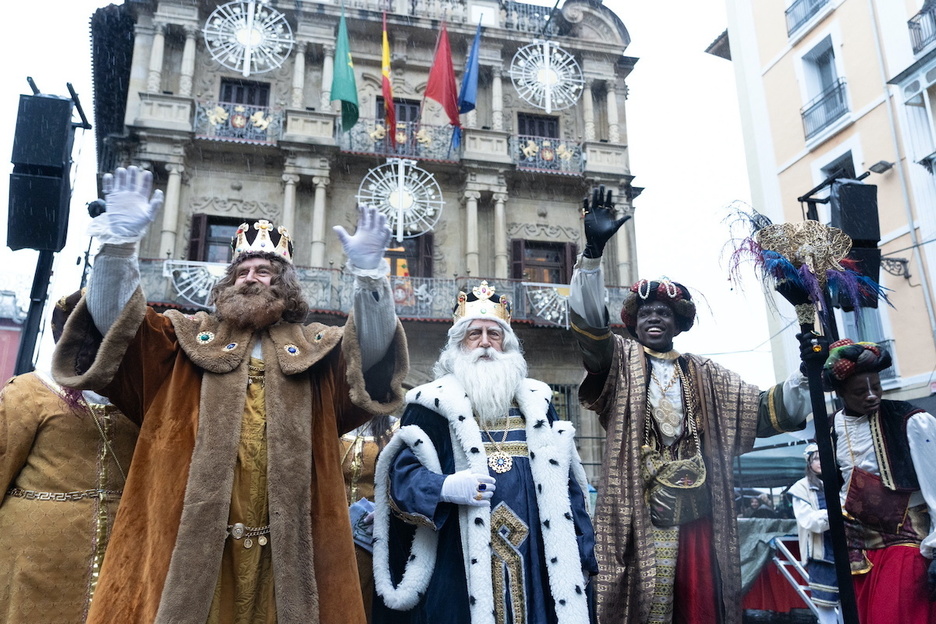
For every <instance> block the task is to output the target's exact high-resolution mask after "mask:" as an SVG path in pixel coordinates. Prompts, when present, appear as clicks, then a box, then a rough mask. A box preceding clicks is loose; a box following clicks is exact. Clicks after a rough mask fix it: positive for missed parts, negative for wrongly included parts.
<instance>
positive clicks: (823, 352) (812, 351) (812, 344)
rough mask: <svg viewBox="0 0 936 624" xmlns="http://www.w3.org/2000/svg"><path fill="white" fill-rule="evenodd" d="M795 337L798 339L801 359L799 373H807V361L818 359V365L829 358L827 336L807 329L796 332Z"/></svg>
mask: <svg viewBox="0 0 936 624" xmlns="http://www.w3.org/2000/svg"><path fill="white" fill-rule="evenodd" d="M796 339H797V340H799V353H800V359H801V360H802V363H801V364H800V372H801V373H803V374H804V375H806V374H807V372H806V371H807V363H808V362H814V361H818V362H819V365H820V366H822V365H823V364H825V361H826V360H827V359H828V358H829V339H828V338H826V337H825V336H822V335H820V334H817V333H816V332H814V331H808V332H803V333H802V334H796Z"/></svg>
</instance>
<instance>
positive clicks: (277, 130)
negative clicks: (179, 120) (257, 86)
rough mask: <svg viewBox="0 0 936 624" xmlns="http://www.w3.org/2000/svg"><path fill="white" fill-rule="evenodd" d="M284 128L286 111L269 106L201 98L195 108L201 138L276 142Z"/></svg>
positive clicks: (197, 131)
mask: <svg viewBox="0 0 936 624" xmlns="http://www.w3.org/2000/svg"><path fill="white" fill-rule="evenodd" d="M282 130H283V113H282V111H279V110H275V109H272V108H269V107H267V106H248V105H246V104H231V103H228V102H199V103H198V105H197V106H196V108H195V137H196V138H199V139H212V140H215V141H233V142H236V143H266V144H270V145H274V144H276V142H277V140H278V139H279V138H280V134H281V132H282Z"/></svg>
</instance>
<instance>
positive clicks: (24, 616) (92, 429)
mask: <svg viewBox="0 0 936 624" xmlns="http://www.w3.org/2000/svg"><path fill="white" fill-rule="evenodd" d="M80 296H81V293H78V292H76V293H74V294H73V295H70V296H68V297H62V298H61V299H60V300H59V301H58V303H56V305H55V308H54V309H53V311H52V336H53V338H54V339H55V340H56V341H58V339H59V338H60V337H61V335H62V326H63V325H64V323H65V319H66V318H67V317H68V314H70V313H71V310H72V309H74V307H75V304H77V303H78V299H79V298H80ZM139 429H140V428H139V427H137V426H136V425H135V424H134V423H132V422H130V420H129V419H127V417H126V416H124V415H123V414H121V413H120V412H119V411H118V410H117V408H115V407H114V406H113V405H111V404H110V401H108V400H107V399H106V398H105V397H103V396H100V395H98V394H96V393H94V392H90V391H85V392H81V391H80V390H74V389H72V388H65V387H63V386H60V385H59V384H57V383H55V382H54V381H53V380H52V378H51V377H50V376H49V375H48V374H46V373H40V372H38V371H37V372H33V373H26V374H24V375H19V376H17V377H14V378H12V379H10V380H9V381H8V382H7V384H6V386H5V387H4V389H3V391H2V392H0V449H2V451H0V487H2V488H3V489H2V491H3V492H5V495H4V496H3V499H2V502H0V569H2V570H4V573H5V575H6V582H4V583H3V584H2V585H0V622H4V623H10V624H14V623H18V622H47V623H48V624H73V623H75V622H84V621H85V618H86V617H87V615H88V607H89V606H90V604H91V598H92V597H93V595H94V590H95V588H96V586H97V575H98V572H99V571H100V569H101V563H102V562H103V560H104V551H105V549H106V548H107V540H108V539H109V538H110V534H111V530H112V529H113V524H114V516H115V515H116V513H117V506H118V504H119V503H120V495H121V493H122V491H123V487H124V482H125V481H126V473H127V469H128V468H129V467H130V460H131V458H132V457H133V446H134V444H135V443H136V439H137V434H138V433H139Z"/></svg>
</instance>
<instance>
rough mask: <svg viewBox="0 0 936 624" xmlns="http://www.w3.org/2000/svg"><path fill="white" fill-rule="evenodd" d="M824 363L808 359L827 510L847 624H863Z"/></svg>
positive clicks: (803, 327)
mask: <svg viewBox="0 0 936 624" xmlns="http://www.w3.org/2000/svg"><path fill="white" fill-rule="evenodd" d="M812 330H813V327H812V326H811V325H800V332H802V333H807V332H811V331H812ZM822 366H823V362H822V361H821V360H819V359H808V360H806V378H807V379H808V380H809V398H810V400H811V402H812V412H813V422H814V424H815V426H816V444H817V445H818V446H819V460H820V461H821V463H822V488H823V492H824V493H825V503H826V510H828V512H829V533H830V536H831V540H832V554H833V557H834V559H835V576H836V578H837V579H838V592H839V604H840V607H841V615H842V621H843V622H844V624H859V622H858V605H857V604H856V602H855V588H854V586H853V585H852V577H851V566H850V565H849V562H848V545H847V543H846V541H845V519H844V517H843V516H842V505H841V501H840V499H839V490H840V487H841V486H840V485H839V473H838V470H837V466H836V462H835V452H834V451H833V449H832V434H831V427H830V425H829V416H828V414H827V413H826V403H825V395H824V394H823V392H822Z"/></svg>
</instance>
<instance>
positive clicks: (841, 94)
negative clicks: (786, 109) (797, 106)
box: [801, 78, 848, 139]
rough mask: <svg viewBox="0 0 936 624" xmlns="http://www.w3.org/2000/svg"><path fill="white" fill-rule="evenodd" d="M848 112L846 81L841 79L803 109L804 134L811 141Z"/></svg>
mask: <svg viewBox="0 0 936 624" xmlns="http://www.w3.org/2000/svg"><path fill="white" fill-rule="evenodd" d="M847 112H848V102H847V101H846V97H845V80H844V79H843V78H839V79H838V80H836V81H835V84H833V85H832V86H831V87H829V88H828V89H826V90H825V91H823V92H822V93H820V94H819V95H818V96H816V97H815V98H814V99H813V100H812V101H811V102H809V103H808V104H806V106H804V107H803V109H802V111H801V114H802V116H803V132H805V134H806V138H807V139H810V138H812V137H814V136H815V135H817V134H819V133H820V132H821V131H822V130H825V129H826V128H828V127H829V126H831V125H832V123H833V122H835V121H836V120H837V119H839V118H840V117H842V116H843V115H845V113H847Z"/></svg>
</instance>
